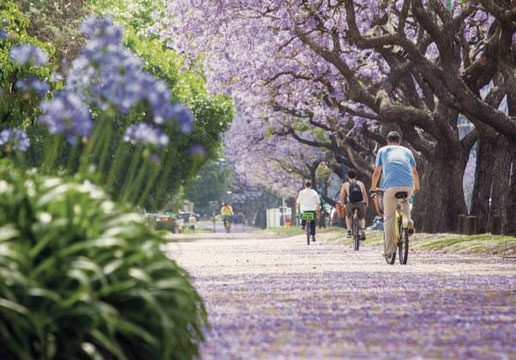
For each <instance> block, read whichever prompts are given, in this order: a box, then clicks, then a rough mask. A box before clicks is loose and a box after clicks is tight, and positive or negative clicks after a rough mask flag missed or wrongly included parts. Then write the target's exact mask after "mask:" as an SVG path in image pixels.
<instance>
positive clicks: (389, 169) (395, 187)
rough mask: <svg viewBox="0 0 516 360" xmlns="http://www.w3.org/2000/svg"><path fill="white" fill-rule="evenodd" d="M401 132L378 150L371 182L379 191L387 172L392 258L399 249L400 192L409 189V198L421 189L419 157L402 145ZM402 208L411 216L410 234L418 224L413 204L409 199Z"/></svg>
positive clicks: (386, 251)
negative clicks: (396, 234)
mask: <svg viewBox="0 0 516 360" xmlns="http://www.w3.org/2000/svg"><path fill="white" fill-rule="evenodd" d="M400 143H401V135H400V134H399V133H398V132H397V131H391V132H389V133H388V134H387V146H384V147H382V148H381V149H380V150H378V154H377V155H376V168H375V170H374V173H373V179H372V181H371V192H373V193H374V192H376V191H377V190H378V188H377V186H378V181H379V180H380V177H381V176H382V175H383V190H384V195H383V209H384V233H385V238H384V239H385V243H384V253H383V256H384V257H385V258H389V257H391V255H392V254H393V253H394V252H395V251H396V243H395V239H394V217H395V213H396V207H397V205H398V199H397V198H396V196H395V195H396V193H398V192H406V193H407V194H408V196H407V199H408V198H410V197H411V196H412V194H413V193H414V192H418V191H419V175H418V173H417V168H416V160H415V159H414V154H412V151H411V150H410V149H408V148H406V147H404V146H401V145H400ZM401 210H402V211H403V213H404V214H405V216H407V218H408V219H409V234H413V233H414V223H413V221H412V219H411V217H410V205H409V202H408V200H405V201H403V202H402V204H401Z"/></svg>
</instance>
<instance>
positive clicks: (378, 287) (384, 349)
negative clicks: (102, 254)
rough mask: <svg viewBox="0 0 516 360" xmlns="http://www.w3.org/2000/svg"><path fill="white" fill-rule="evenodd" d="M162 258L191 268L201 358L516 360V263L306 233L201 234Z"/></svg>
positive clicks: (170, 250)
mask: <svg viewBox="0 0 516 360" xmlns="http://www.w3.org/2000/svg"><path fill="white" fill-rule="evenodd" d="M186 239H187V240H191V241H186V242H179V243H174V244H172V245H169V247H168V249H167V251H168V252H169V253H170V254H171V256H172V257H173V258H174V259H176V260H177V261H178V262H179V264H181V265H182V266H184V267H185V268H186V269H188V270H189V271H190V273H191V275H192V277H193V279H194V284H195V285H196V287H197V288H198V290H199V291H200V293H201V295H202V296H203V298H204V300H205V302H206V305H207V308H208V311H209V320H210V323H211V326H212V328H211V330H209V331H208V332H207V341H206V343H205V344H204V346H203V349H202V354H203V359H217V360H223V359H515V358H516V264H515V263H514V262H511V261H504V260H502V259H500V258H495V257H475V256H465V255H450V254H444V253H430V252H412V253H411V254H410V256H409V264H408V265H406V266H401V265H399V264H398V263H397V264H396V265H394V266H390V265H387V264H386V263H385V261H384V260H382V259H381V258H380V255H379V253H380V249H379V248H372V247H368V246H367V243H366V245H365V246H363V249H361V250H360V251H359V252H354V251H353V250H352V248H351V244H350V243H349V242H346V243H343V242H334V241H333V242H332V241H328V242H325V241H324V240H323V241H321V242H318V243H316V244H313V245H310V246H307V245H306V244H305V243H304V239H303V237H301V236H297V237H290V238H279V237H274V236H273V235H271V234H264V233H255V234H231V235H230V236H226V235H225V234H204V235H203V236H199V235H195V236H192V237H190V238H189V237H188V236H185V240H186Z"/></svg>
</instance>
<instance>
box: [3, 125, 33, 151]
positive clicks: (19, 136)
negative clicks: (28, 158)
mask: <svg viewBox="0 0 516 360" xmlns="http://www.w3.org/2000/svg"><path fill="white" fill-rule="evenodd" d="M0 145H2V146H3V147H6V148H7V147H10V148H11V149H12V150H15V151H27V150H28V149H29V147H30V140H29V137H28V136H27V134H26V133H25V132H24V131H22V130H20V129H5V130H3V131H2V132H0Z"/></svg>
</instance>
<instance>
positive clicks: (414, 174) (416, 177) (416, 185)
mask: <svg viewBox="0 0 516 360" xmlns="http://www.w3.org/2000/svg"><path fill="white" fill-rule="evenodd" d="M412 177H413V178H414V191H419V190H420V187H419V174H418V173H417V169H416V167H415V166H413V167H412Z"/></svg>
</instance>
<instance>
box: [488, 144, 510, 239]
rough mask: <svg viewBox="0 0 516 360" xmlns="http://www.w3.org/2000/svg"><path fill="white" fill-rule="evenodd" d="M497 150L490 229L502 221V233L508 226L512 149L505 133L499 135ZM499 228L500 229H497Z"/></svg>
mask: <svg viewBox="0 0 516 360" xmlns="http://www.w3.org/2000/svg"><path fill="white" fill-rule="evenodd" d="M497 144H498V145H497V152H496V158H495V161H494V166H493V187H492V193H491V194H492V195H491V208H490V213H489V225H488V231H491V232H493V225H495V227H496V224H493V222H498V221H501V233H504V232H505V229H506V227H507V222H508V218H507V208H508V205H509V193H510V187H509V183H510V178H511V162H512V149H511V147H510V144H509V141H508V140H507V138H506V137H505V136H503V135H499V136H498V141H497ZM498 219H499V220H498ZM497 230H498V229H497Z"/></svg>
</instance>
